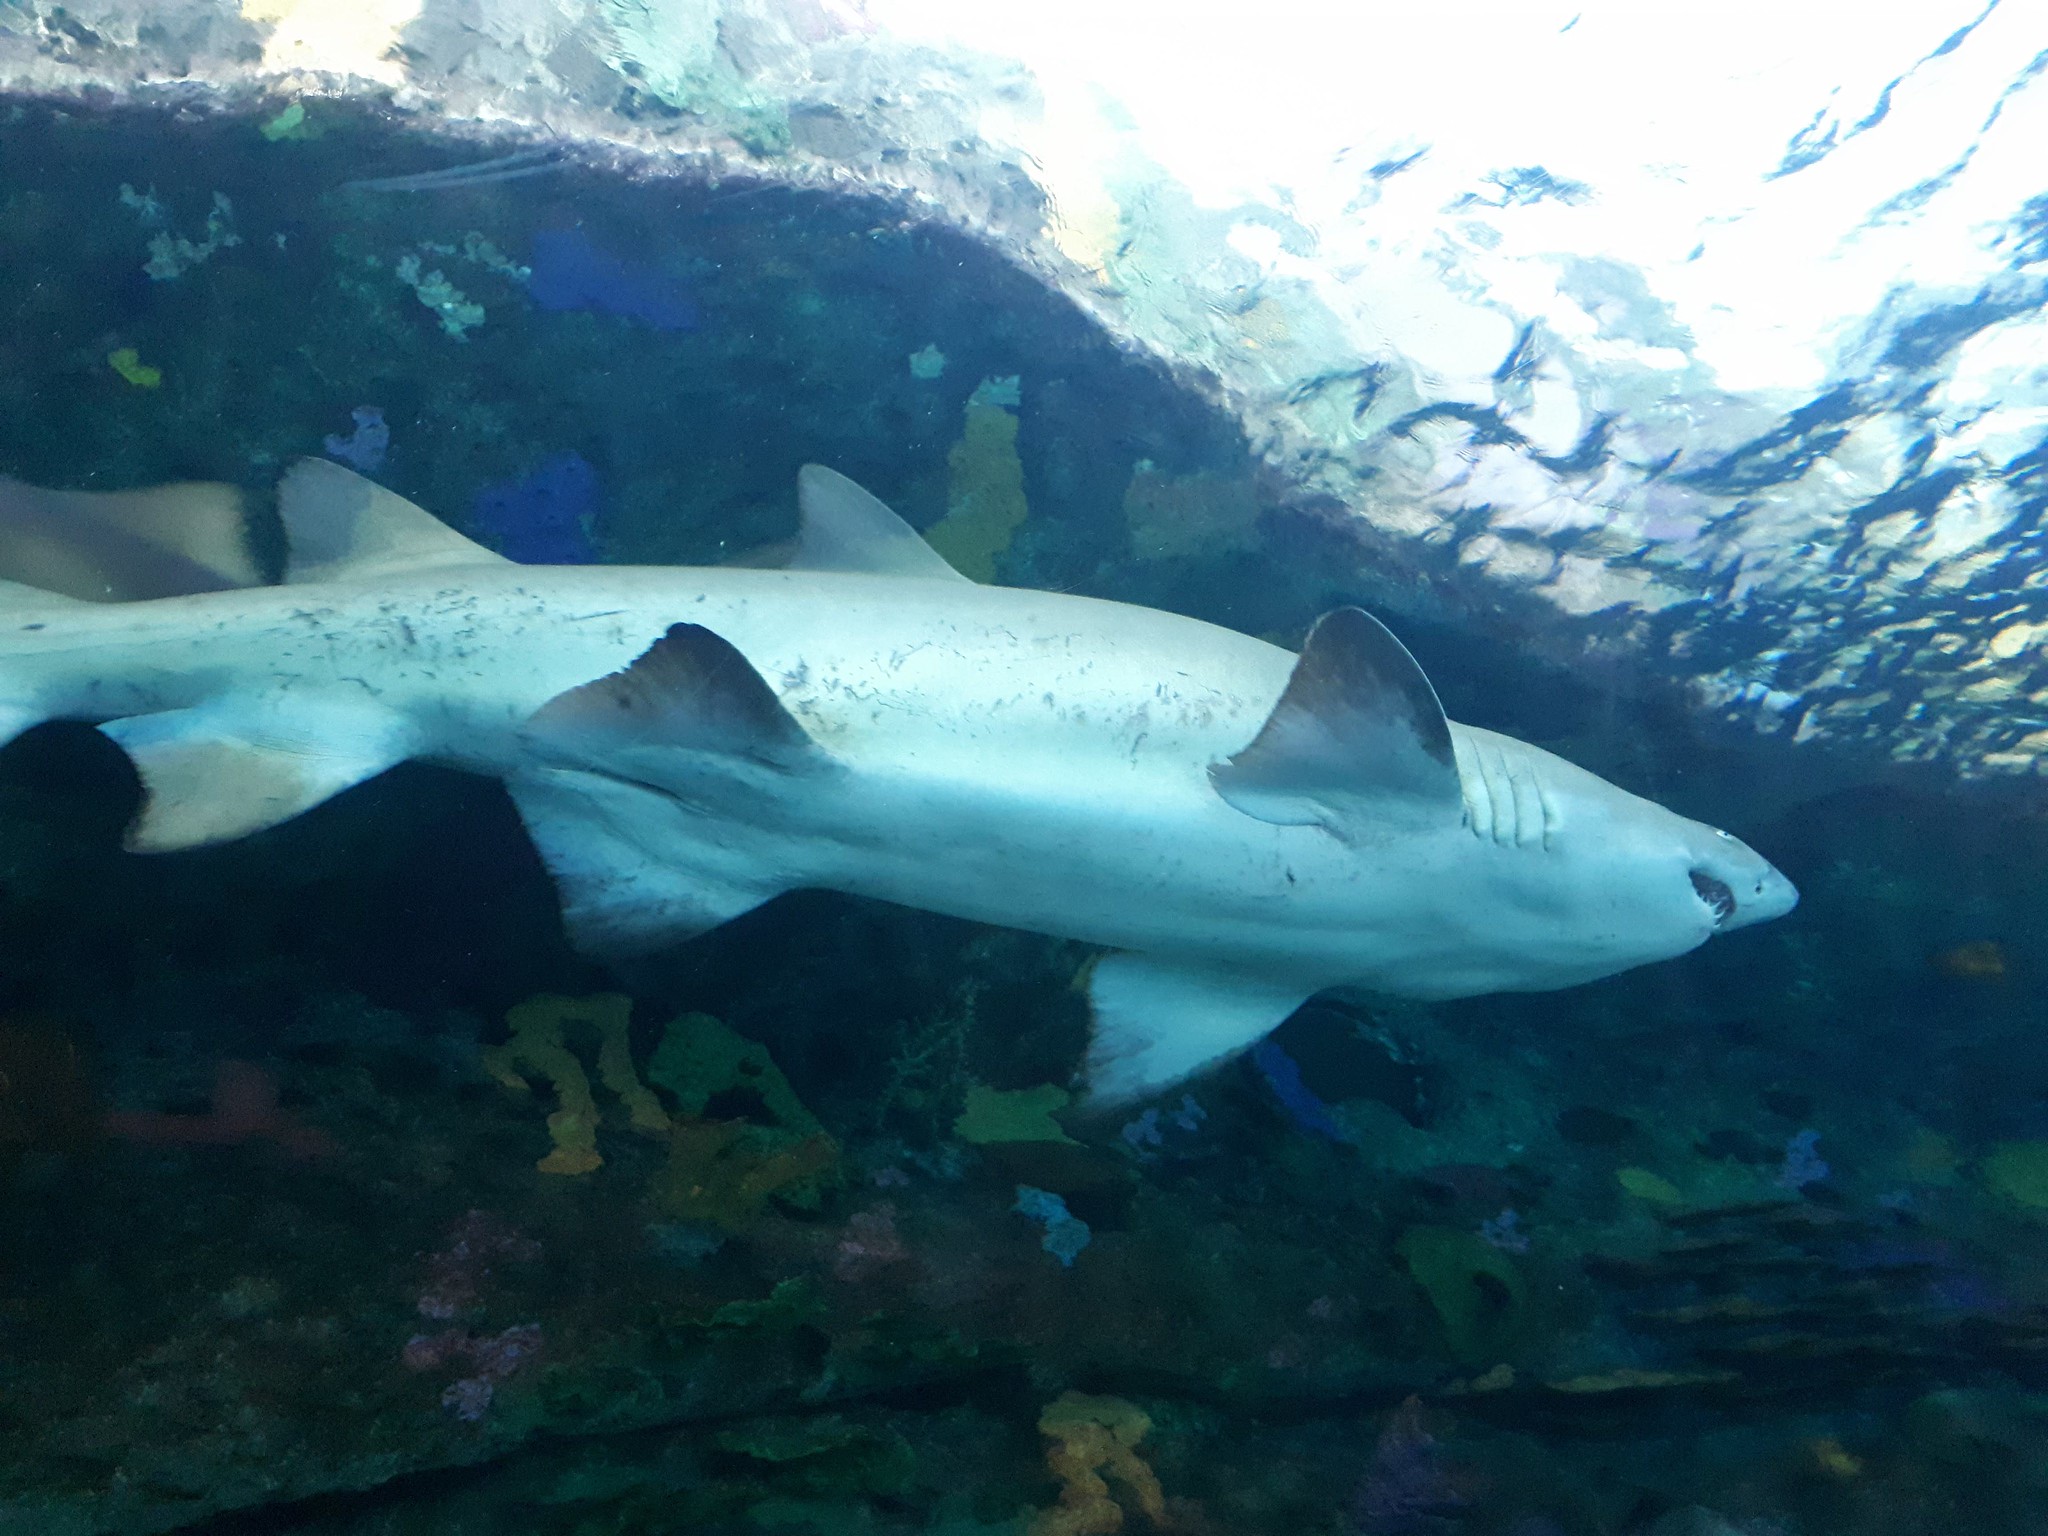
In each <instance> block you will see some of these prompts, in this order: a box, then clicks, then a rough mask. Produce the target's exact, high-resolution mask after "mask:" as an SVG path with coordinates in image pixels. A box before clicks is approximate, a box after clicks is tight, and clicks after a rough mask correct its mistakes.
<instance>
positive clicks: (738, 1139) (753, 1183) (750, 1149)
mask: <svg viewBox="0 0 2048 1536" xmlns="http://www.w3.org/2000/svg"><path fill="white" fill-rule="evenodd" d="M838 1159H839V1144H838V1143H837V1142H835V1141H834V1140H833V1139H832V1138H831V1137H830V1136H827V1135H825V1134H823V1133H822V1132H820V1133H819V1134H817V1135H815V1136H805V1137H802V1138H800V1139H791V1138H788V1137H777V1136H776V1135H775V1134H774V1133H772V1132H765V1131H763V1130H762V1129H761V1128H760V1127H757V1126H750V1125H748V1124H747V1123H746V1122H745V1121H744V1120H705V1119H700V1118H698V1117H696V1116H694V1115H682V1116H677V1117H676V1118H675V1119H674V1120H673V1121H671V1123H670V1130H669V1162H668V1168H667V1171H666V1172H665V1173H664V1174H662V1175H661V1176H660V1177H659V1178H658V1179H657V1181H656V1186H655V1200H656V1203H657V1204H659V1205H660V1206H661V1208H662V1209H663V1210H664V1211H665V1212H667V1213H668V1214H669V1215H670V1216H672V1217H678V1218H680V1219H682V1220H685V1221H707V1222H710V1223H712V1224H714V1225H716V1226H720V1227H723V1228H725V1229H726V1230H727V1231H728V1232H737V1231H739V1230H740V1229H741V1228H743V1227H745V1226H746V1225H747V1224H748V1223H749V1222H751V1221H753V1220H754V1218H755V1217H757V1216H759V1215H760V1214H761V1212H762V1211H763V1209H764V1208H765V1207H766V1206H767V1204H768V1201H769V1200H770V1198H772V1197H773V1196H775V1195H778V1194H782V1195H784V1197H785V1198H787V1192H788V1191H790V1190H792V1189H794V1188H795V1187H796V1186H798V1185H801V1184H802V1183H803V1182H804V1181H805V1180H807V1179H815V1178H817V1177H818V1176H819V1175H820V1174H823V1173H824V1172H826V1171H827V1170H828V1169H830V1168H831V1166H832V1165H833V1164H834V1163H835V1162H837V1161H838Z"/></svg>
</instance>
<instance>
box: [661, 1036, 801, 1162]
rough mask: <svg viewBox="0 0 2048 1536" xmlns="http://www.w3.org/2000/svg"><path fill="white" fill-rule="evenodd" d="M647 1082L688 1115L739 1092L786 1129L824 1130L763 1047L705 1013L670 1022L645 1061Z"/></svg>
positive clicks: (699, 1111)
mask: <svg viewBox="0 0 2048 1536" xmlns="http://www.w3.org/2000/svg"><path fill="white" fill-rule="evenodd" d="M647 1080H648V1081H649V1082H650V1083H653V1084H654V1085H655V1086H656V1087H658V1088H665V1089H667V1090H668V1091H669V1092H670V1093H671V1094H673V1095H675V1100H676V1103H677V1104H678V1105H680V1106H681V1108H682V1111H683V1113H684V1114H686V1115H703V1114H704V1113H705V1112H706V1110H707V1109H708V1108H709V1106H710V1104H711V1101H712V1100H713V1099H715V1098H717V1097H719V1096H720V1095H721V1094H725V1093H729V1092H733V1091H736V1090H737V1091H742V1092H745V1093H747V1094H749V1095H751V1096H752V1097H754V1098H755V1099H757V1100H758V1101H759V1102H760V1105H761V1108H762V1109H763V1110H765V1111H766V1112H767V1113H768V1115H769V1116H770V1118H772V1119H773V1120H774V1122H775V1124H776V1125H778V1126H780V1127H781V1128H783V1129H784V1130H787V1131H792V1132H794V1133H796V1134H797V1135H799V1136H813V1135H821V1134H823V1132H824V1129H825V1128H824V1126H822V1125H820V1124H819V1123H818V1118H817V1116H815V1115H813V1114H812V1113H811V1112H810V1111H809V1110H808V1109H806V1108H804V1106H803V1101H802V1100H800V1099H799V1098H798V1097H797V1096H796V1090H795V1089H793V1088H791V1087H790V1086H789V1079H788V1078H786V1077H784V1076H783V1075H782V1069H781V1068H780V1067H778V1066H776V1065H775V1062H774V1059H773V1058H772V1057H770V1056H769V1054H768V1049H767V1047H766V1046H763V1045H759V1044H757V1043H756V1042H754V1041H752V1040H749V1039H747V1037H746V1036H744V1035H742V1034H738V1033H736V1032H735V1031H733V1030H731V1029H728V1028H727V1027H726V1026H725V1025H724V1024H722V1023H720V1022H719V1021H718V1020H717V1019H714V1018H713V1017H712V1016H711V1015H710V1014H708V1013H686V1014H684V1015H682V1016H681V1017H680V1018H678V1019H676V1020H675V1021H674V1022H672V1023H671V1024H670V1025H669V1026H668V1028H667V1030H666V1031H664V1032H663V1034H662V1038H661V1044H660V1045H659V1046H657V1047H655V1051H654V1057H653V1059H652V1060H651V1061H649V1062H648V1063H647Z"/></svg>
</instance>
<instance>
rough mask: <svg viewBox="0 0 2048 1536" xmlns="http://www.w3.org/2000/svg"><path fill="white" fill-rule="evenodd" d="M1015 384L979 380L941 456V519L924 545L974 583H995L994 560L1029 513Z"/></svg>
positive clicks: (927, 530) (928, 534)
mask: <svg viewBox="0 0 2048 1536" xmlns="http://www.w3.org/2000/svg"><path fill="white" fill-rule="evenodd" d="M1017 398H1018V395H1017V381H1016V380H1015V379H1014V378H1012V379H983V380H982V381H981V384H980V386H979V387H977V388H976V390H975V391H974V394H973V395H972V396H971V397H970V398H969V399H968V401H967V418H966V423H965V425H964V427H963V428H962V430H961V433H960V441H958V442H957V443H955V444H954V445H953V448H952V451H951V452H950V453H948V454H947V455H946V515H945V516H944V517H942V518H940V519H939V520H938V522H936V523H934V524H933V525H932V526H931V527H930V528H928V529H926V530H925V540H926V542H927V543H929V544H930V545H931V546H932V548H933V549H936V550H937V551H938V552H939V553H940V554H942V555H944V556H945V557H946V559H947V560H949V561H950V562H952V565H953V568H954V569H955V570H957V571H959V572H960V574H961V575H963V576H968V577H971V578H973V579H974V580H975V581H994V580H995V579H996V558H997V556H999V555H1001V554H1002V553H1003V551H1004V550H1006V549H1008V548H1009V547H1010V540H1011V539H1012V538H1013V537H1014V536H1015V535H1016V532H1017V529H1018V528H1019V527H1020V526H1021V525H1022V524H1023V522H1024V519H1025V518H1026V517H1027V516H1029V515H1030V508H1029V507H1028V506H1026V505H1025V501H1024V463H1023V460H1021V459H1019V458H1018V457H1017V414H1016V412H1015V411H1013V410H1011V409H1010V407H1011V406H1013V405H1015V404H1016V403H1017Z"/></svg>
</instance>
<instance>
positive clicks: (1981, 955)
mask: <svg viewBox="0 0 2048 1536" xmlns="http://www.w3.org/2000/svg"><path fill="white" fill-rule="evenodd" d="M1929 963H1931V964H1932V965H1933V967H1934V968H1935V970H1937V971H1939V972H1940V973H1941V974H1942V975H1944V976H1946V977H1948V978H1949V979H1950V980H1951V981H1977V982H1990V981H2003V980H2005V978H2006V973H2007V970H2008V965H2007V962H2006V958H2005V948H2004V946H2003V945H2001V944H1999V943H1998V942H1997V941H1996V940H1994V939H1976V940H1973V941H1971V942H1970V943H1968V944H1953V945H1951V946H1949V947H1948V948H1947V949H1943V950H1938V951H1936V952H1935V953H1934V954H1933V955H1932V956H1931V957H1930V961H1929Z"/></svg>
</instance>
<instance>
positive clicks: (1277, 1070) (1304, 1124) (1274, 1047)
mask: <svg viewBox="0 0 2048 1536" xmlns="http://www.w3.org/2000/svg"><path fill="white" fill-rule="evenodd" d="M1252 1062H1253V1064H1254V1065H1256V1066H1257V1067H1258V1069H1259V1072H1260V1074H1261V1075H1262V1076H1263V1077H1264V1078H1265V1079H1266V1083H1267V1086H1268V1087H1270V1088H1271V1089H1272V1090H1273V1097H1275V1098H1276V1099H1278V1100H1279V1101H1280V1103H1281V1104H1282V1106H1284V1107H1285V1108H1286V1110H1287V1113H1288V1114H1289V1115H1290V1116H1292V1117H1293V1119H1294V1123H1295V1124H1296V1125H1298V1126H1300V1127H1301V1128H1302V1129H1303V1130H1305V1131H1312V1132H1314V1133H1315V1134H1316V1135H1318V1136H1321V1137H1324V1138H1325V1139H1327V1140H1330V1141H1346V1140H1349V1138H1348V1137H1347V1136H1346V1135H1345V1132H1344V1127H1343V1126H1341V1125H1339V1124H1338V1123H1337V1120H1336V1117H1335V1116H1334V1115H1332V1114H1331V1113H1330V1106H1329V1105H1327V1104H1325V1103H1324V1102H1323V1101H1322V1100H1321V1099H1319V1098H1317V1097H1316V1095H1315V1093H1314V1091H1313V1090H1311V1089H1310V1088H1309V1086H1308V1084H1306V1083H1304V1082H1303V1081H1302V1080H1301V1067H1300V1065H1299V1063H1297V1062H1296V1061H1295V1059H1294V1058H1293V1057H1292V1056H1290V1055H1288V1054H1287V1052H1286V1051H1284V1050H1282V1049H1281V1047H1280V1042H1279V1041H1277V1040H1275V1039H1273V1038H1272V1037H1271V1036H1270V1035H1269V1036H1267V1037H1266V1038H1265V1039H1264V1040H1261V1041H1260V1042H1259V1043H1258V1044H1257V1045H1255V1046H1253V1047H1252Z"/></svg>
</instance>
